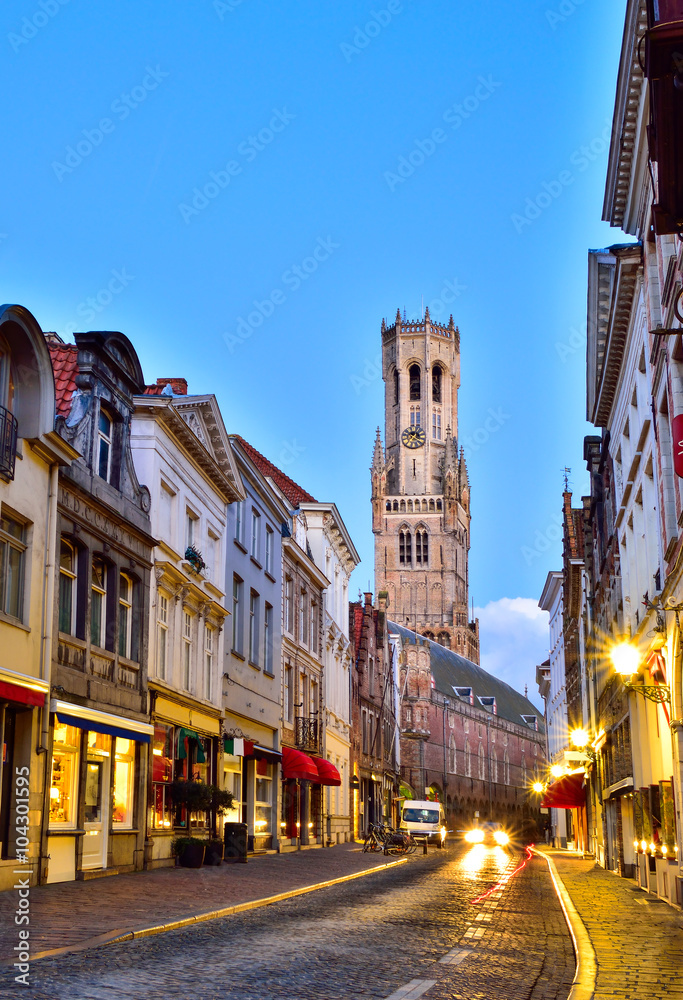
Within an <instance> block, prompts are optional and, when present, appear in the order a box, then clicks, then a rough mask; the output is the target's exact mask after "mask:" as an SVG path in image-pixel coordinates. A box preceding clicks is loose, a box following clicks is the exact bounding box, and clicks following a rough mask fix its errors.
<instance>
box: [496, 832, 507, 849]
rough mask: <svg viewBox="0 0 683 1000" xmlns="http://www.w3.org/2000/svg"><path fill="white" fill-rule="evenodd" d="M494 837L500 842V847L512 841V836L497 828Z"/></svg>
mask: <svg viewBox="0 0 683 1000" xmlns="http://www.w3.org/2000/svg"><path fill="white" fill-rule="evenodd" d="M493 839H494V840H495V842H496V843H497V844H498V846H499V847H505V846H506V845H507V844H509V843H510V838H509V837H508V835H507V833H505V831H504V830H496V832H495V833H494V834H493Z"/></svg>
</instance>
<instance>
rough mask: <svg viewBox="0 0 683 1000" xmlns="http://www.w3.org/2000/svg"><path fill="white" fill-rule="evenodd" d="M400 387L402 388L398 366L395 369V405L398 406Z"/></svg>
mask: <svg viewBox="0 0 683 1000" xmlns="http://www.w3.org/2000/svg"><path fill="white" fill-rule="evenodd" d="M400 389H401V386H400V382H399V374H398V369H397V368H396V369H394V405H396V406H398V402H399V397H400Z"/></svg>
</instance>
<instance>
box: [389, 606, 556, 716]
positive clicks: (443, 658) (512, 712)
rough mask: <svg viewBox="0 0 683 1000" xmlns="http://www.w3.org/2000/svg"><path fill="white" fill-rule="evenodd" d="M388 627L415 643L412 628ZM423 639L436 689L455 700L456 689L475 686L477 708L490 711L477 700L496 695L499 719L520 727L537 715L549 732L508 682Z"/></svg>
mask: <svg viewBox="0 0 683 1000" xmlns="http://www.w3.org/2000/svg"><path fill="white" fill-rule="evenodd" d="M387 624H388V628H389V632H390V633H391V632H394V633H398V634H399V635H400V636H401V637H402V639H403V640H404V641H406V642H415V633H414V632H413V631H411V630H410V629H407V628H404V626H403V625H397V624H396V623H395V622H391V621H390V622H388V623H387ZM419 639H420V640H421V641H422V642H428V643H429V662H430V667H431V670H432V676H433V678H434V686H435V688H436V690H437V691H439V692H440V693H441V694H443V695H445V696H446V697H451V698H453V697H457V695H456V694H455V691H454V690H453V688H454V687H471V688H472V692H473V694H474V698H475V707H478V708H480V709H481V710H482V711H486V709H485V708H484V706H483V705H480V704H479V703H478V702H477V700H476V699H477V698H485V697H487V696H488V697H491V696H493V697H494V698H495V699H496V716H497V717H498V718H501V719H505V720H506V721H507V722H514V723H515V724H516V725H518V726H526V725H527V723H525V721H524V719H523V718H522V716H523V715H535V716H536V718H537V719H538V732H539V733H543V732H544V731H545V726H544V720H543V714H542V713H541V712H540V711H539V709H537V708H536V706H535V705H533V704H532V703H531V702H530V701H529V699H528V698H525V697H524V695H523V694H520V693H519V691H515V689H514V688H512V687H510V685H509V684H506V683H505V681H501V680H499V679H498V678H497V677H494V676H493V674H489V673H488V672H487V671H486V670H483V669H482V667H479V666H477V664H476V663H473V662H472V660H468V659H466V658H465V657H464V656H460V654H459V653H454V652H453V650H452V649H446V647H445V646H441V645H439V643H438V642H432V641H431V640H429V639H425V638H424V637H423V636H419Z"/></svg>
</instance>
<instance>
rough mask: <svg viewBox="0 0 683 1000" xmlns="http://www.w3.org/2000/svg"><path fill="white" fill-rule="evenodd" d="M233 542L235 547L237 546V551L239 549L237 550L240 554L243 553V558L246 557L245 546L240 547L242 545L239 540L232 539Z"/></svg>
mask: <svg viewBox="0 0 683 1000" xmlns="http://www.w3.org/2000/svg"><path fill="white" fill-rule="evenodd" d="M233 542H234V543H235V545H236V546H237V548H238V549H239V550H240V551H241V552H244V554H245V556H246V554H247V550H246V548H245V546H244V545H242V543H241V542H240V540H239V538H233Z"/></svg>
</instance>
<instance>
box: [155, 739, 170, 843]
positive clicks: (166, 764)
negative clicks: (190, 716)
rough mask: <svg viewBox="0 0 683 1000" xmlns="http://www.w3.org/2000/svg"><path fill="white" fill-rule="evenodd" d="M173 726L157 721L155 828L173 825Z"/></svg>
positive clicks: (162, 828) (168, 828) (159, 828)
mask: <svg viewBox="0 0 683 1000" xmlns="http://www.w3.org/2000/svg"><path fill="white" fill-rule="evenodd" d="M173 739H174V732H173V726H165V725H163V724H160V723H157V724H156V725H155V726H154V741H153V744H152V826H153V827H154V829H155V830H170V829H171V828H172V827H173V811H172V803H171V796H170V791H169V788H170V784H171V781H172V780H173Z"/></svg>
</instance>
